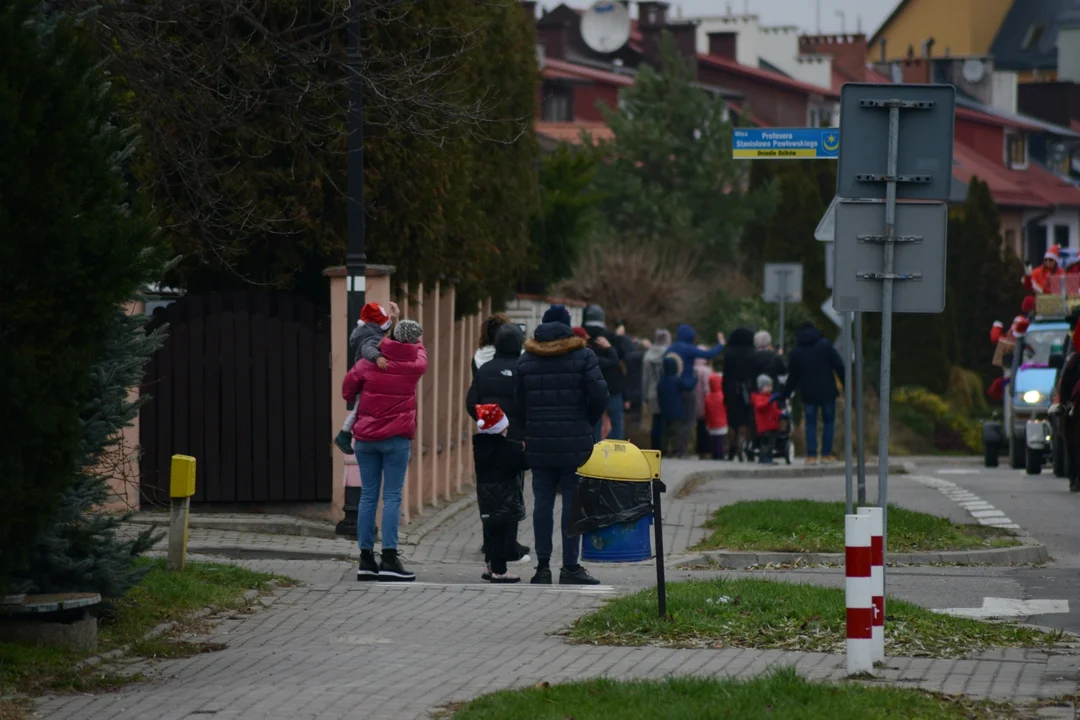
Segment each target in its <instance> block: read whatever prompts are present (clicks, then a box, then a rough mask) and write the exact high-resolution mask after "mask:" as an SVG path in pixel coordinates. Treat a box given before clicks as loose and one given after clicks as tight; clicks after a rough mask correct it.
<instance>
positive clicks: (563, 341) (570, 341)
mask: <svg viewBox="0 0 1080 720" xmlns="http://www.w3.org/2000/svg"><path fill="white" fill-rule="evenodd" d="M584 347H585V341H584V340H583V339H582V338H579V337H577V336H576V335H574V336H571V337H568V338H559V339H558V340H548V341H547V342H539V341H537V340H526V341H525V352H527V353H530V354H532V355H535V356H536V357H558V356H559V355H566V354H567V353H569V352H573V351H574V350H580V349H582V348H584Z"/></svg>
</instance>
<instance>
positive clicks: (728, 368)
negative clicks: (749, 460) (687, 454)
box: [723, 328, 757, 460]
mask: <svg viewBox="0 0 1080 720" xmlns="http://www.w3.org/2000/svg"><path fill="white" fill-rule="evenodd" d="M756 381H757V375H755V374H754V331H753V330H750V329H749V328H738V329H737V330H735V332H733V333H731V338H730V339H728V344H727V347H725V348H724V382H723V389H724V405H725V406H726V407H727V414H728V438H730V441H731V447H729V448H728V460H734V459H735V457H736V456H738V457H739V459H740V460H745V459H746V458H745V456H744V454H743V451H744V449H745V445H746V443H747V441H749V439H750V437H751V432H750V430H751V428H752V427H753V422H754V413H753V410H751V408H750V393H751V392H753V391H754V390H756V389H757V385H756Z"/></svg>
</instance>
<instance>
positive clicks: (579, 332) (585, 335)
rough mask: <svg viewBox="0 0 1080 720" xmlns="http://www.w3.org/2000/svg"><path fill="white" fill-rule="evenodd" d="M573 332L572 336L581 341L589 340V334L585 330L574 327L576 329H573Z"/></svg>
mask: <svg viewBox="0 0 1080 720" xmlns="http://www.w3.org/2000/svg"><path fill="white" fill-rule="evenodd" d="M573 331H574V334H575V335H577V336H578V337H579V338H581V339H582V340H588V339H589V333H588V332H587V331H586V330H585V328H583V327H576V328H573Z"/></svg>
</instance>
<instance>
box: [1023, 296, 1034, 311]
mask: <svg viewBox="0 0 1080 720" xmlns="http://www.w3.org/2000/svg"><path fill="white" fill-rule="evenodd" d="M1033 310H1035V296H1034V295H1025V296H1024V300H1023V301H1022V302H1021V303H1020V312H1023V313H1029V312H1032V311H1033Z"/></svg>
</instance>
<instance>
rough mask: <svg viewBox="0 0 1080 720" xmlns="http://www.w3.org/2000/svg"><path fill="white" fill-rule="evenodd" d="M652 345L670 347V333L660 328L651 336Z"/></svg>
mask: <svg viewBox="0 0 1080 720" xmlns="http://www.w3.org/2000/svg"><path fill="white" fill-rule="evenodd" d="M653 344H654V345H670V344H671V331H670V330H665V329H664V328H660V329H659V330H657V331H656V333H655V334H654V335H653Z"/></svg>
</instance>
